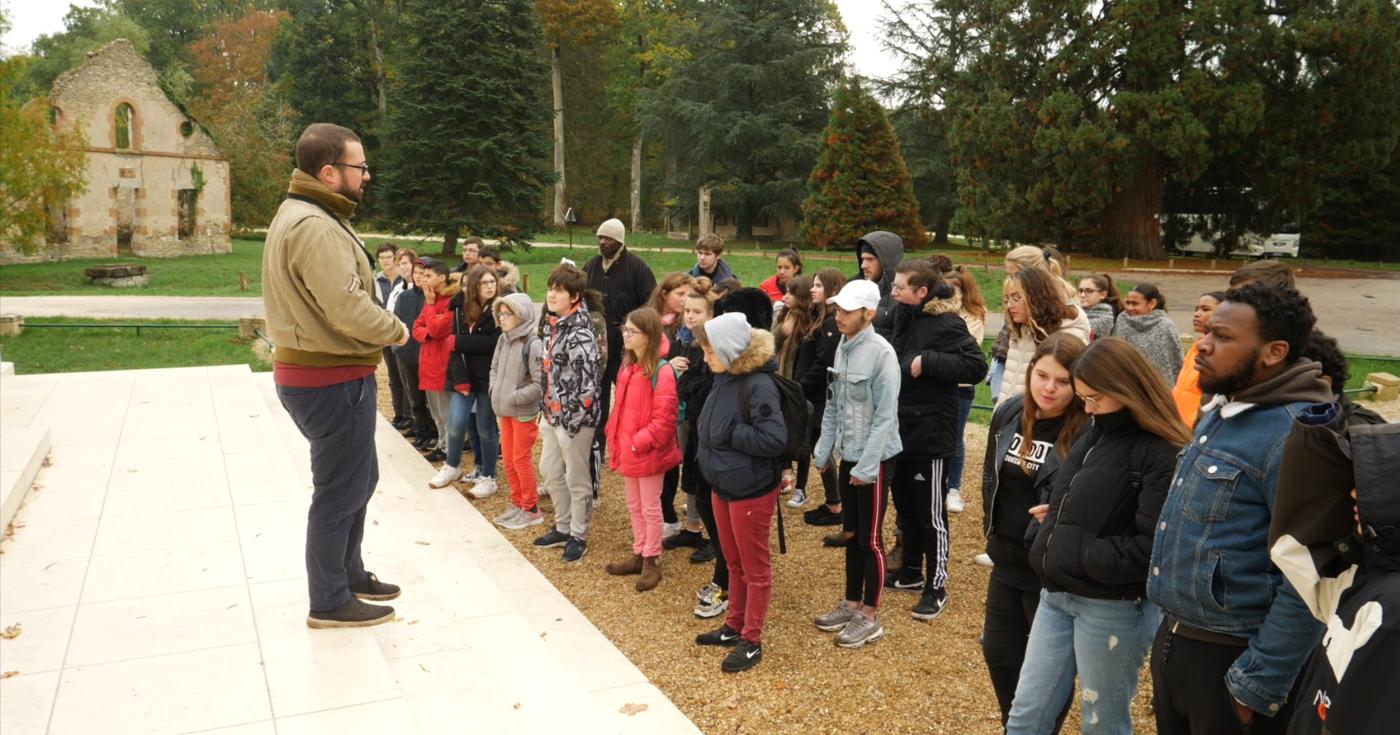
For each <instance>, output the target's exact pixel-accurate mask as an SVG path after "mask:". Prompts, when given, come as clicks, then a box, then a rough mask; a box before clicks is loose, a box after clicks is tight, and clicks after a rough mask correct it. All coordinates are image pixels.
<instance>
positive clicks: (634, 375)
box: [605, 306, 681, 592]
mask: <svg viewBox="0 0 1400 735" xmlns="http://www.w3.org/2000/svg"><path fill="white" fill-rule="evenodd" d="M662 339H663V337H662V334H661V315H660V314H657V313H656V310H655V309H652V308H651V307H649V306H643V307H642V308H640V309H636V310H634V311H632V313H630V314H628V315H627V321H626V322H624V323H623V325H622V347H623V358H622V367H620V368H619V369H618V373H617V394H616V395H617V397H616V400H615V402H614V404H613V410H612V413H611V414H609V415H608V424H607V428H606V432H607V437H608V466H609V468H611V469H612V470H613V471H614V472H616V473H618V474H620V475H622V478H623V481H624V483H625V484H626V486H627V511H628V513H629V514H630V515H631V517H632V555H631V556H630V557H629V558H627V559H625V560H623V561H619V562H615V563H612V564H608V565H607V567H606V568H605V571H606V572H607V573H608V574H612V575H615V576H623V575H630V574H640V575H641V577H640V578H639V579H638V580H637V584H636V589H637V591H638V592H645V591H647V590H650V589H653V588H655V587H656V585H657V584H659V583H660V582H661V526H662V522H661V481H662V477H663V476H664V475H665V474H666V471H667V470H669V469H671V468H672V467H675V466H676V465H678V464H680V461H681V450H680V445H679V444H678V443H677V442H676V418H677V417H678V415H679V411H680V405H679V402H678V399H677V397H676V372H675V370H674V369H672V367H671V366H670V364H669V363H667V362H666V361H665V360H663V359H661V341H662Z"/></svg>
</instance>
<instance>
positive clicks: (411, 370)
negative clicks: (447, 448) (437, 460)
mask: <svg viewBox="0 0 1400 735" xmlns="http://www.w3.org/2000/svg"><path fill="white" fill-rule="evenodd" d="M394 362H395V364H397V365H398V366H399V377H400V378H401V379H402V380H403V389H404V394H405V395H406V396H407V397H408V406H409V411H410V412H411V413H412V415H413V436H414V438H415V439H428V438H436V437H437V424H435V423H433V417H432V414H430V413H428V394H427V393H424V392H423V391H422V390H419V388H418V361H417V360H404V359H400V358H397V357H396V358H395V360H394Z"/></svg>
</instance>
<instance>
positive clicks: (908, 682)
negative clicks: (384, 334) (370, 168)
mask: <svg viewBox="0 0 1400 735" xmlns="http://www.w3.org/2000/svg"><path fill="white" fill-rule="evenodd" d="M380 383H381V385H380V391H379V402H380V404H379V405H380V410H381V411H386V410H389V405H388V404H389V389H388V385H387V378H386V377H385V373H384V371H383V369H382V368H381V370H380ZM985 446H986V431H985V429H984V428H983V427H981V426H977V425H975V424H973V425H969V426H968V433H967V452H968V458H969V463H968V469H969V471H968V472H967V481H966V482H965V483H964V484H963V496H964V498H965V499H966V501H967V511H966V512H964V513H961V514H954V515H953V517H952V518H951V535H952V550H951V554H950V560H949V581H948V595H949V604H948V607H947V608H946V609H945V610H944V612H943V613H942V614H941V615H940V616H939V617H938V619H937V620H935V621H933V622H932V623H924V622H920V621H917V620H914V619H913V618H911V617H910V616H909V613H908V610H909V608H911V607H912V606H913V605H914V603H915V602H917V601H918V594H917V593H911V592H893V591H891V592H889V594H887V595H886V596H885V602H884V606H883V608H884V611H883V613H882V615H881V619H882V621H883V623H884V626H885V637H884V639H883V640H880V641H878V642H876V643H874V644H870V645H868V646H865V647H862V648H859V649H855V650H846V649H842V648H838V647H837V646H836V645H834V643H833V642H832V634H828V633H822V632H820V631H818V630H817V629H816V628H815V627H814V626H813V625H812V623H811V619H812V618H813V617H815V616H817V615H819V614H821V613H823V612H826V610H828V609H829V608H830V607H831V606H832V605H833V604H835V603H836V602H838V601H839V600H840V599H841V597H842V590H843V582H842V579H843V569H844V567H843V561H842V559H843V556H842V554H843V553H844V552H842V551H841V550H840V549H828V548H824V547H823V546H822V545H821V537H822V535H824V534H825V533H826V532H827V531H829V530H831V529H829V528H816V527H812V526H808V525H806V524H804V523H802V517H801V511H799V510H793V509H788V508H786V507H784V508H783V512H784V513H785V521H786V531H787V542H788V553H787V554H786V555H782V554H779V553H778V548H777V539H776V530H775V538H774V539H773V557H774V590H773V603H772V606H771V607H770V609H769V614H768V621H767V624H766V627H765V630H764V646H763V656H764V661H763V663H761V664H759V665H758V666H757V667H756V668H754V669H752V670H750V671H748V672H745V673H743V674H739V675H729V674H723V673H721V672H720V670H719V662H720V660H721V659H722V658H723V656H724V653H725V652H726V651H727V649H724V650H716V649H710V648H703V647H700V646H696V645H695V644H694V638H695V636H696V634H698V633H701V632H704V631H706V630H710V629H711V628H713V627H715V626H717V625H719V624H720V623H721V622H723V619H722V618H715V619H711V620H700V619H698V618H696V617H695V616H694V615H693V614H692V612H691V610H692V608H693V607H694V604H695V591H696V590H698V589H699V588H700V587H702V586H704V585H705V584H706V583H707V582H709V580H710V571H711V566H710V565H708V564H705V565H692V564H690V563H689V562H688V559H687V557H688V555H689V553H690V550H689V549H684V550H678V551H668V552H665V555H664V556H663V559H662V574H663V579H662V582H661V585H660V586H659V587H658V588H657V589H656V590H654V591H652V592H648V593H643V594H639V593H637V592H635V591H634V590H633V589H632V584H633V581H634V580H633V578H630V577H629V578H622V579H619V578H614V577H609V576H607V575H606V574H605V573H604V572H603V565H604V564H606V563H607V562H609V561H613V560H615V559H618V558H621V557H623V556H625V555H627V554H630V553H631V529H630V525H629V522H628V517H627V509H626V504H625V494H624V490H623V486H622V479H621V478H620V477H618V476H616V475H612V474H611V473H609V474H608V475H607V476H606V477H605V480H604V483H603V491H602V503H601V504H600V507H599V509H598V511H597V513H596V514H595V516H594V521H593V530H592V531H591V533H590V536H589V542H590V543H589V550H588V556H587V557H585V559H584V561H583V562H582V563H581V564H579V565H572V566H569V565H565V564H563V563H561V562H560V561H559V554H560V550H559V549H550V550H547V551H537V550H535V549H534V548H532V547H531V546H530V542H531V541H532V540H533V539H534V537H535V536H536V535H537V534H538V533H539V532H541V531H540V529H541V528H543V526H538V527H535V528H532V529H527V530H524V531H516V532H512V531H502V533H503V534H505V535H506V537H507V538H509V539H510V540H511V541H512V542H513V543H514V544H515V545H516V547H517V548H518V549H520V551H521V553H522V554H524V555H525V557H526V558H528V559H530V560H531V561H532V562H534V563H535V565H536V566H537V567H538V568H539V569H540V571H541V572H542V573H543V574H544V575H545V576H546V577H548V578H549V580H550V581H551V582H552V583H554V585H555V586H556V587H558V588H559V590H560V591H561V592H563V593H564V595H565V596H567V597H568V598H569V600H570V601H572V602H573V603H574V605H575V606H577V607H578V609H579V610H581V611H582V612H583V613H584V614H585V615H586V616H588V618H589V620H591V621H593V623H594V625H596V626H598V628H599V629H600V630H602V631H603V633H604V634H605V635H607V636H608V638H609V639H610V640H612V642H613V643H614V644H615V645H616V646H617V647H618V649H620V650H621V651H622V652H623V653H624V654H625V655H626V656H627V657H628V658H629V659H631V660H632V662H633V663H634V664H636V665H637V667H638V668H640V669H641V670H642V671H643V672H644V673H646V675H647V676H648V677H650V678H651V680H652V682H653V683H655V684H656V686H657V687H659V688H660V689H661V690H662V691H664V692H665V693H666V695H667V696H668V697H670V698H671V700H672V701H673V702H675V703H676V706H678V707H679V708H680V709H681V711H682V712H684V713H685V714H686V715H687V716H688V717H690V718H691V720H693V721H694V722H695V723H696V725H698V726H699V727H700V729H701V730H703V731H705V732H706V733H712V734H718V733H812V732H845V733H869V732H877V731H878V732H880V733H882V734H885V733H969V734H975V733H988V734H989V735H990V734H992V733H999V732H1001V726H1000V719H999V715H998V710H997V705H996V699H995V697H994V696H993V693H992V687H991V682H990V680H989V679H988V677H987V671H986V666H985V665H984V664H983V662H982V652H981V647H980V645H979V643H978V637H979V635H980V633H981V630H982V610H983V604H984V601H985V593H986V588H987V576H988V572H989V570H987V569H984V568H982V567H979V566H977V565H976V564H974V563H973V562H972V558H973V557H974V556H975V555H976V554H977V553H978V552H979V551H981V550H982V535H981V532H980V530H979V529H980V527H981V522H982V509H981V500H980V499H981V489H980V486H981V482H980V479H981V458H982V455H983V453H984V451H985ZM813 479H816V477H815V475H814V476H813ZM818 483H820V481H819V480H818ZM501 484H502V486H503V487H502V491H501V492H499V493H497V494H496V495H495V496H493V497H491V498H487V499H485V500H476V499H472V498H470V496H465V494H464V497H467V498H468V500H469V501H470V502H472V503H474V504H475V505H476V506H477V509H478V510H479V511H480V512H481V513H482V515H484V516H486V517H487V518H492V517H495V516H496V515H497V514H499V513H501V512H502V511H504V510H505V509H506V506H507V505H508V504H509V491H508V489H505V487H504V485H505V480H504V478H502V479H501ZM818 487H820V485H818ZM460 489H461V488H459V490H460ZM423 492H429V490H428V489H427V488H424V489H423ZM816 494H817V495H820V491H819V490H818V491H817V493H816ZM684 497H685V496H684V495H683V494H682V495H681V496H680V497H679V498H678V499H677V503H676V505H677V510H678V511H680V509H681V508H680V506H681V503H682V502H683V499H684ZM816 502H818V501H817V500H815V499H814V500H812V501H811V502H809V504H808V508H811V507H815V503H816ZM542 506H543V507H544V510H545V516H546V518H547V519H549V518H552V517H553V515H552V510H551V509H550V508H549V501H548V500H547V499H544V500H542ZM892 512H893V510H892V509H891V513H892ZM775 526H776V523H775ZM893 541H894V539H893V519H892V518H891V520H890V521H889V522H888V523H887V524H886V543H887V545H890V544H893ZM1150 689H1151V683H1150V679H1149V677H1148V675H1147V672H1146V668H1145V667H1144V670H1143V674H1142V677H1141V684H1140V685H1139V688H1138V697H1137V701H1136V702H1135V703H1134V707H1133V718H1134V725H1135V728H1136V729H1137V730H1138V731H1140V732H1150V731H1152V730H1153V725H1152V717H1151V714H1150V710H1149V709H1148V704H1147V703H1148V702H1149V701H1150V699H1151V695H1150ZM1077 717H1078V715H1077V710H1076V712H1074V713H1071V721H1070V723H1068V724H1067V725H1066V727H1065V730H1064V731H1065V732H1075V731H1077V730H1078V727H1079V725H1078V719H1077Z"/></svg>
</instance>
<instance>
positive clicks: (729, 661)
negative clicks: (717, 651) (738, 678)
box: [719, 640, 763, 674]
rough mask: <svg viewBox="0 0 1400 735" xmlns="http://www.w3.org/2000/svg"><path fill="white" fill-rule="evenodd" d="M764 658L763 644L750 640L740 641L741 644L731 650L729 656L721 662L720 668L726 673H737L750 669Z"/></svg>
mask: <svg viewBox="0 0 1400 735" xmlns="http://www.w3.org/2000/svg"><path fill="white" fill-rule="evenodd" d="M762 660H763V646H760V645H759V644H757V643H750V642H748V641H742V640H741V641H739V645H737V646H735V647H734V650H732V651H730V652H729V655H728V656H725V657H724V660H723V661H721V662H720V664H719V669H720V671H723V672H725V673H729V674H737V673H739V672H740V671H748V670H749V669H752V668H753V667H754V666H757V665H758V662H759V661H762Z"/></svg>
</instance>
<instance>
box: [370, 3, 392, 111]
mask: <svg viewBox="0 0 1400 735" xmlns="http://www.w3.org/2000/svg"><path fill="white" fill-rule="evenodd" d="M369 33H370V41H371V45H372V46H373V47H374V87H375V94H376V96H378V97H379V126H380V129H384V128H385V127H386V126H387V125H388V124H389V103H388V101H387V99H386V95H385V87H386V83H385V79H386V76H387V75H386V74H385V73H384V45H383V43H382V42H381V39H380V38H379V24H378V23H376V22H374V21H370V24H369Z"/></svg>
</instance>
